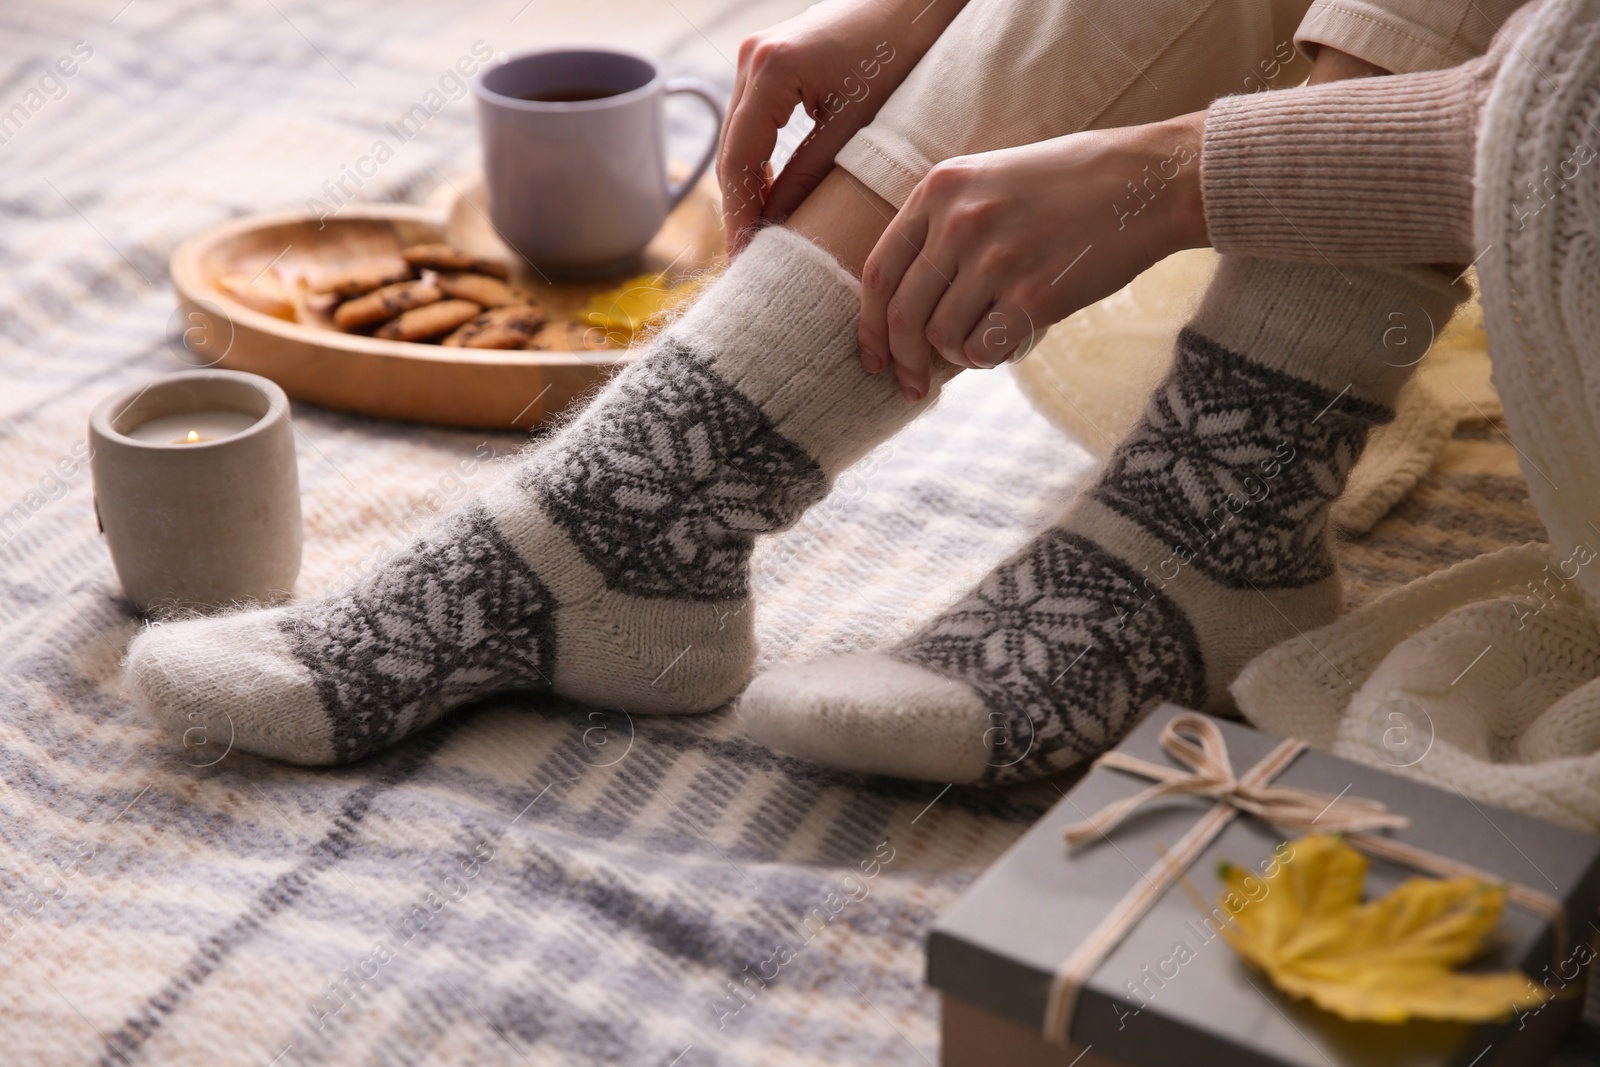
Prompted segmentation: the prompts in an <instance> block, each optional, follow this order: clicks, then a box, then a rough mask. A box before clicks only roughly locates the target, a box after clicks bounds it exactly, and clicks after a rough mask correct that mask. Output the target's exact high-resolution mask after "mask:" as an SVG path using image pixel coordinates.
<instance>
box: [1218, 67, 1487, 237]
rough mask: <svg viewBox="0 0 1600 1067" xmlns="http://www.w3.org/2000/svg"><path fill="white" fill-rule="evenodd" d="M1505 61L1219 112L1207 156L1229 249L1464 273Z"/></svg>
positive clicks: (1332, 86) (1293, 92)
mask: <svg viewBox="0 0 1600 1067" xmlns="http://www.w3.org/2000/svg"><path fill="white" fill-rule="evenodd" d="M1497 62H1498V59H1497V58H1496V59H1494V60H1491V59H1488V58H1483V59H1476V60H1472V61H1470V62H1468V63H1465V64H1462V65H1460V66H1457V67H1452V68H1450V69H1448V70H1436V71H1424V72H1421V73H1417V74H1397V75H1389V76H1384V77H1375V78H1360V79H1353V80H1349V81H1336V82H1327V83H1324V84H1321V85H1310V86H1302V87H1300V88H1296V89H1282V90H1277V91H1272V92H1262V93H1254V94H1250V95H1244V96H1230V97H1224V98H1222V99H1220V100H1217V101H1215V102H1214V103H1213V104H1212V105H1211V108H1210V110H1209V111H1208V113H1207V116H1206V125H1205V136H1204V142H1203V147H1202V150H1201V153H1200V185H1201V195H1202V197H1203V199H1204V203H1205V218H1206V228H1207V230H1208V232H1209V234H1210V237H1211V244H1212V246H1213V247H1214V248H1216V249H1217V251H1219V252H1225V253H1235V254H1241V255H1249V256H1258V257H1262V258H1266V259H1286V260H1293V261H1296V262H1301V263H1335V264H1353V263H1372V264H1380V263H1466V262H1468V261H1470V260H1471V259H1472V258H1473V256H1475V255H1476V254H1477V251H1476V249H1474V248H1473V247H1472V194H1473V183H1472V172H1473V158H1474V149H1475V145H1476V141H1475V134H1476V130H1477V126H1478V114H1479V112H1480V110H1481V107H1482V100H1483V98H1484V97H1486V96H1487V93H1488V87H1489V83H1490V81H1491V80H1492V78H1493V73H1494V67H1495V65H1496V64H1497Z"/></svg>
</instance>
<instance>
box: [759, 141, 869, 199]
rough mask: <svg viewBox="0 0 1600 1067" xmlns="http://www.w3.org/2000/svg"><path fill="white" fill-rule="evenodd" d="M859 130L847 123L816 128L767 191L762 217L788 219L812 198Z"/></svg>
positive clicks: (795, 151)
mask: <svg viewBox="0 0 1600 1067" xmlns="http://www.w3.org/2000/svg"><path fill="white" fill-rule="evenodd" d="M856 129H857V127H856V126H854V125H852V124H849V123H843V122H823V123H820V124H818V125H817V126H814V127H812V129H811V132H810V133H808V134H806V138H805V140H803V141H801V142H800V145H799V147H798V148H796V149H795V150H794V155H792V156H790V157H789V161H788V162H787V163H785V164H784V165H783V170H782V171H780V172H779V173H778V177H777V180H775V181H774V182H773V183H772V188H771V189H769V190H768V191H767V200H766V204H765V205H764V206H763V207H762V209H761V217H762V218H764V219H769V220H772V221H774V222H782V221H783V220H784V219H786V218H788V217H789V215H790V214H791V213H792V212H793V211H794V209H795V208H797V207H799V206H800V202H801V201H802V200H804V199H805V198H806V197H808V196H810V195H811V191H812V190H813V189H815V188H816V187H817V186H818V185H819V184H821V182H822V179H823V178H825V177H827V175H828V172H829V171H831V170H832V169H833V157H834V156H836V155H838V154H839V149H841V148H843V147H844V146H845V142H846V141H848V140H850V137H851V135H853V134H854V133H855V131H856Z"/></svg>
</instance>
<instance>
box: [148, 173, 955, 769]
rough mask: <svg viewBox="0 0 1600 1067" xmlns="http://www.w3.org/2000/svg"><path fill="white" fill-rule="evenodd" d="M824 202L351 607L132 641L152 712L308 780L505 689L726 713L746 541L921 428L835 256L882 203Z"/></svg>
mask: <svg viewBox="0 0 1600 1067" xmlns="http://www.w3.org/2000/svg"><path fill="white" fill-rule="evenodd" d="M813 201H814V203H813V204H808V205H807V207H806V209H805V210H803V211H802V212H801V213H800V215H799V216H798V217H797V219H796V222H795V226H796V228H795V229H789V228H783V227H775V228H772V229H770V230H767V231H764V232H763V233H761V234H759V235H758V236H757V237H756V238H755V240H753V241H752V242H751V244H750V245H749V246H748V247H747V248H746V249H745V251H744V252H743V253H742V254H741V255H740V256H739V257H738V259H737V260H736V261H735V262H734V263H733V265H732V266H730V267H729V269H728V270H727V271H726V272H725V273H724V274H723V276H722V277H721V278H719V279H718V280H717V281H716V282H715V284H713V285H712V286H711V287H710V288H709V290H708V291H707V293H706V294H705V295H704V296H703V297H702V298H701V299H700V300H699V301H697V302H696V303H695V305H694V306H693V307H692V308H690V309H689V310H688V311H687V312H686V313H685V314H684V315H683V317H682V318H681V319H679V320H678V321H677V322H675V323H673V324H672V325H671V326H670V327H669V328H668V329H666V330H665V331H664V332H663V333H662V334H661V335H659V336H658V337H657V338H656V339H655V340H654V341H653V342H652V343H651V344H650V346H649V349H648V350H647V351H646V352H645V353H643V354H642V355H641V356H640V358H639V359H638V360H637V361H636V362H635V364H634V365H633V366H631V367H630V368H628V369H627V370H625V371H624V372H623V373H622V374H621V375H619V376H618V377H617V378H616V379H615V380H614V381H613V382H612V383H611V384H610V385H608V386H607V387H606V388H605V390H603V391H602V392H601V393H600V395H599V396H598V397H596V398H595V400H594V401H593V402H592V403H591V404H590V405H589V406H588V407H587V408H585V409H584V410H583V412H582V413H581V414H579V415H578V416H577V417H576V418H575V419H573V420H572V421H571V422H570V423H569V424H568V425H567V426H566V427H565V428H564V429H562V430H561V431H559V432H558V433H557V434H555V435H554V437H553V438H552V439H551V440H549V441H548V442H547V443H545V444H543V445H542V446H540V447H538V448H537V449H536V450H534V451H531V452H530V453H528V454H527V455H526V457H525V458H523V459H522V460H520V461H519V462H518V463H517V465H516V466H515V468H514V469H512V470H511V471H510V472H509V473H508V474H507V475H506V476H504V477H503V478H502V479H501V480H500V481H499V482H498V483H497V484H496V485H494V486H493V487H492V488H490V489H489V490H488V491H486V492H485V493H483V494H480V495H479V496H478V497H476V498H475V499H473V500H472V501H470V502H469V503H467V504H466V505H465V506H463V507H462V508H461V509H460V510H458V511H456V512H454V513H452V514H450V515H448V516H446V517H444V518H443V519H441V520H440V521H439V522H438V523H436V524H435V525H433V526H432V527H430V528H429V529H427V530H425V531H424V532H423V533H422V534H421V535H420V536H419V537H417V538H416V539H415V540H413V541H412V542H411V543H410V544H408V545H407V546H406V547H404V548H403V549H401V550H400V551H399V552H398V553H396V554H395V556H393V557H392V558H390V559H389V560H388V561H386V562H385V563H384V564H383V565H381V566H380V567H378V568H377V569H376V570H374V571H373V572H371V573H370V574H368V575H367V576H366V577H364V578H363V579H362V580H360V581H359V582H357V583H356V584H355V585H354V586H352V587H350V588H348V589H345V590H342V591H340V592H337V593H334V594H332V595H329V596H325V597H322V598H320V599H318V600H315V601H310V602H306V603H301V604H295V605H291V606H287V607H283V608H276V609H271V610H264V611H249V612H241V613H237V614H233V615H227V616H222V617H219V618H209V619H195V620H190V621H184V622H177V623H171V624H165V625H159V626H154V627H151V628H150V629H148V630H146V631H145V632H144V633H142V634H141V635H139V637H137V638H136V639H135V640H134V642H133V644H132V646H131V647H130V649H129V654H128V661H127V667H128V672H129V676H130V679H131V682H132V685H133V689H134V692H135V693H136V695H137V696H138V698H139V699H140V701H141V703H143V704H144V705H145V706H146V707H147V708H148V709H149V710H150V711H151V712H152V713H153V714H154V715H155V716H156V717H157V718H158V719H160V720H162V721H164V722H165V723H167V724H168V725H169V726H170V727H171V728H172V730H173V731H174V733H179V734H182V733H184V732H186V731H188V730H191V729H193V728H195V727H197V726H198V727H203V728H204V729H205V731H206V734H207V736H222V737H232V738H234V744H235V745H236V746H237V747H239V748H240V749H243V750H245V751H249V752H255V753H258V754H261V755H267V756H274V757H278V758H282V759H288V760H291V761H294V762H299V763H312V764H316V763H332V762H339V761H343V760H349V759H355V758H359V757H360V756H362V755H365V754H367V753H369V752H372V751H374V750H376V749H378V748H381V747H383V746H384V745H387V744H389V743H391V742H392V741H394V740H396V739H397V738H399V737H401V736H403V735H405V734H407V733H409V732H411V731H413V730H415V729H417V728H419V727H421V726H424V725H426V724H428V723H429V722H432V721H433V720H435V719H437V718H438V717H439V716H440V715H442V714H443V713H444V712H445V711H447V710H448V709H450V708H451V707H453V706H455V705H458V704H461V703H463V702H465V701H467V700H471V699H474V698H476V697H481V696H483V695H485V694H487V693H490V692H493V691H496V690H502V689H510V688H519V689H535V690H540V689H542V690H549V691H554V692H556V693H558V694H561V695H563V696H566V697H570V698H573V699H576V700H581V701H585V702H588V703H593V704H597V705H601V706H606V707H614V708H623V709H626V710H628V711H633V712H641V713H647V714H648V713H676V712H692V711H706V710H710V709H712V708H715V707H717V706H719V705H721V704H723V703H725V702H726V701H728V700H729V699H730V698H731V697H733V696H734V695H735V694H736V693H737V692H738V691H739V690H740V689H741V688H743V686H744V685H745V683H746V681H747V680H748V678H749V671H750V665H751V662H752V660H753V657H754V648H755V644H754V637H753V631H752V626H751V624H752V614H753V613H752V612H750V611H749V610H747V608H748V597H749V588H748V569H749V568H748V562H749V556H750V549H751V544H752V542H753V541H754V539H755V537H756V536H758V535H760V534H763V533H769V532H773V531H777V530H782V529H785V528H786V527H788V526H790V525H791V524H792V523H794V522H795V521H796V520H797V519H798V518H799V517H800V515H801V514H802V513H803V512H804V511H805V509H806V508H807V507H809V506H810V505H811V504H813V503H815V502H816V501H818V500H820V499H821V498H822V497H823V496H824V495H825V494H826V493H827V491H828V487H829V485H830V483H831V480H832V478H833V476H834V475H835V474H836V473H837V472H838V471H840V470H841V469H843V468H844V467H846V466H848V465H849V464H851V463H852V462H854V461H855V460H856V459H857V458H859V457H860V456H861V455H863V454H864V453H866V452H867V451H868V450H869V449H871V448H872V447H873V446H874V445H876V444H877V443H878V442H880V441H882V440H883V439H884V438H886V437H888V436H889V435H891V434H893V433H894V432H895V431H897V430H899V429H900V428H901V427H902V426H904V425H905V424H906V423H907V422H908V421H910V420H911V419H912V418H913V417H914V416H915V415H916V414H917V413H918V412H920V411H922V410H924V409H925V408H926V407H927V402H923V403H916V404H913V403H908V402H907V401H906V400H905V399H904V398H902V397H901V395H900V393H899V390H898V389H897V388H896V387H895V384H894V381H893V380H892V379H891V378H886V377H883V376H878V377H874V376H872V375H868V374H867V373H866V372H865V371H863V370H862V369H861V365H860V361H859V359H858V358H857V349H856V322H857V317H858V309H859V306H860V295H859V286H858V285H857V283H856V280H855V278H854V277H853V276H852V275H851V274H850V273H849V272H848V271H847V270H846V269H845V268H844V267H843V266H841V260H842V261H843V263H844V264H846V265H852V266H854V267H855V269H857V270H859V268H860V263H861V261H862V259H864V258H865V256H866V252H867V250H868V249H870V247H871V240H872V239H873V238H875V236H876V234H877V233H878V232H881V230H882V227H883V226H884V225H886V222H887V218H886V215H885V214H884V211H885V208H884V205H883V204H881V203H880V202H877V201H876V200H875V199H874V196H873V194H871V193H870V192H868V191H866V190H863V189H859V188H856V187H854V186H853V185H852V184H851V183H850V181H849V179H848V178H846V177H845V176H844V175H843V174H842V173H841V174H839V175H835V176H833V177H831V178H830V180H829V181H827V182H825V183H824V185H823V187H821V188H819V189H818V190H817V191H816V193H815V194H814V196H813ZM803 234H804V235H805V236H803ZM808 237H809V238H810V239H808ZM824 249H826V251H825V250H824ZM830 251H831V252H833V253H835V254H836V255H837V256H839V257H840V258H839V259H835V258H834V257H833V256H832V255H830V254H829V252H830Z"/></svg>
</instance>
